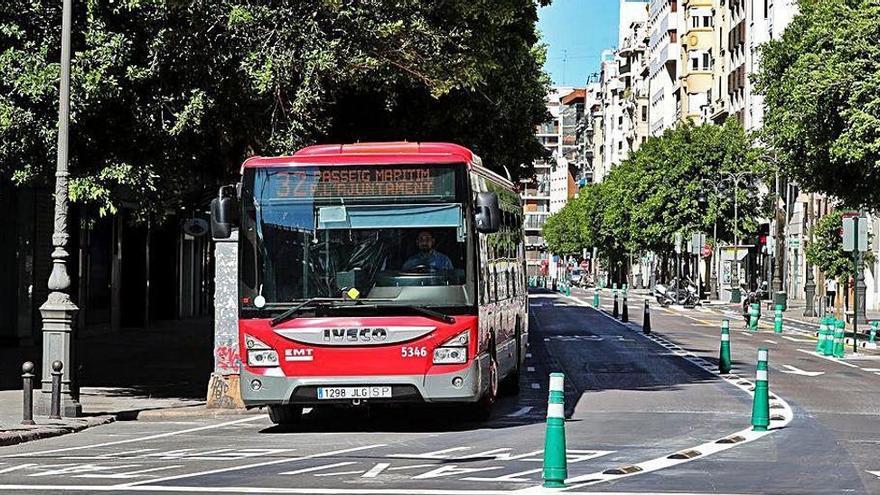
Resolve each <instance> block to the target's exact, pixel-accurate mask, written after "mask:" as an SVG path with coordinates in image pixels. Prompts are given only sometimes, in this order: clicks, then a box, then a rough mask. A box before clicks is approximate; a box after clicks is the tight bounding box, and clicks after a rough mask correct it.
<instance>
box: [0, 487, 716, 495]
mask: <svg viewBox="0 0 880 495" xmlns="http://www.w3.org/2000/svg"><path fill="white" fill-rule="evenodd" d="M0 490H3V491H13V490H16V491H50V492H51V491H59V490H63V491H66V492H119V491H130V492H176V493H244V494H251V493H255V494H279V495H511V494H514V493H520V494H530V495H531V494H534V495H553V494H558V493H559V490H558V489H548V488H542V487H540V486H538V487H534V488H528V489H525V490H517V491H510V490H486V489H472V490H454V489H430V488H427V489H413V488H269V487H251V486H221V487H211V486H138V487H131V488H127V487H122V488H119V487H115V486H112V485H110V486H108V485H0ZM566 493H571V494H584V495H587V494H590V493H595V492H592V491H591V492H566ZM651 493H655V494H663V493H668V494H669V495H717V494H710V493H704V492H703V493H700V492H693V493H688V494H682V493H680V492H659V491H652V492H651ZM602 495H644V492H602Z"/></svg>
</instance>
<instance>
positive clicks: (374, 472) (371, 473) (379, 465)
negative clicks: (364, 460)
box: [361, 462, 391, 478]
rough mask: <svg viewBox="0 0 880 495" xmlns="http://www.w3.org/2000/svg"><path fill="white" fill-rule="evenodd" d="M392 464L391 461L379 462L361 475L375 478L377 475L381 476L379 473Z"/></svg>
mask: <svg viewBox="0 0 880 495" xmlns="http://www.w3.org/2000/svg"><path fill="white" fill-rule="evenodd" d="M390 465H391V463H390V462H379V463H376V465H375V466H373V467H372V468H370V470H369V471H367V472H366V473H364V474H363V475H362V476H361V478H375V477H376V476H379V474H380V473H381V472H382V471H384V470H386V469H388V466H390Z"/></svg>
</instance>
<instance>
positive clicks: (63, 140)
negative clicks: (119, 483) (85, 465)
mask: <svg viewBox="0 0 880 495" xmlns="http://www.w3.org/2000/svg"><path fill="white" fill-rule="evenodd" d="M72 3H73V1H72V0H64V5H63V9H62V21H61V81H60V87H59V99H58V159H57V164H56V171H55V230H54V232H53V233H52V245H53V246H54V250H53V252H52V273H51V275H50V276H49V283H48V288H49V290H50V291H51V292H50V293H49V297H48V298H47V300H46V303H45V304H43V305H42V306H41V307H40V313H41V314H42V316H43V363H42V366H43V367H42V370H43V373H42V376H43V379H42V390H41V392H42V393H41V394H40V397H41V400H40V401H39V402H38V408H39V410H40V411H43V412H45V411H48V409H49V406H50V400H51V397H50V395H51V392H52V380H51V378H50V377H51V376H52V374H51V371H52V366H51V365H52V363H53V362H54V361H61V362H64V363H67V364H68V366H67V368H68V369H69V370H75V369H76V365H75V361H74V360H73V359H72V357H73V346H72V335H73V326H74V317H75V316H76V312H77V310H78V308H77V307H76V305H75V304H73V301H71V300H70V294H68V291H69V290H70V276H69V275H68V274H67V258H68V256H69V255H68V253H67V250H66V246H67V240H68V237H69V233H68V231H67V214H68V208H67V194H68V189H67V177H68V172H67V162H68V129H69V122H70V25H71V17H72V10H73V5H72ZM72 374H73V373H67V379H66V380H63V381H62V382H61V386H60V388H61V390H60V394H61V413H62V414H63V415H64V416H78V415H79V414H80V413H81V412H82V406H81V405H80V404H79V401H78V400H77V397H76V395H75V394H74V393H73V390H74V387H73V386H72V383H71V379H72Z"/></svg>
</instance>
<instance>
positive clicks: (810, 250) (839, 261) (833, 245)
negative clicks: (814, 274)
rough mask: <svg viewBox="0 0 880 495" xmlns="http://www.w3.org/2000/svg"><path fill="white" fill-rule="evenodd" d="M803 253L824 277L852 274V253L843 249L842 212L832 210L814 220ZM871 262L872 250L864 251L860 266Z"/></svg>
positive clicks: (853, 262)
mask: <svg viewBox="0 0 880 495" xmlns="http://www.w3.org/2000/svg"><path fill="white" fill-rule="evenodd" d="M805 253H806V256H807V261H809V262H810V263H812V264H813V265H815V266H816V267H817V268H819V270H821V271H822V273H824V274H825V276H826V277H834V278H839V277H843V278H849V277H852V276H853V273H854V268H855V261H854V260H853V255H852V253H848V252H846V251H844V250H843V213H842V212H841V211H839V210H835V211H832V212H831V213H829V214H828V215H825V216H824V217H822V218H821V219H820V220H819V221H818V222H816V225H815V227H813V232H812V236H811V241H810V242H809V243H808V244H807V248H806V252H805ZM873 264H874V254H873V252H872V251H868V252H866V253H864V255H863V256H862V268H863V269H864V268H865V267H866V266H871V265H873Z"/></svg>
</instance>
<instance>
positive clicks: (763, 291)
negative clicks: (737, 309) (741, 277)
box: [740, 281, 770, 326]
mask: <svg viewBox="0 0 880 495" xmlns="http://www.w3.org/2000/svg"><path fill="white" fill-rule="evenodd" d="M740 287H741V290H742V294H743V298H742V315H743V319H744V320H745V322H746V326H748V325H749V308H750V307H751V305H752V303H758V304H759V305H760V304H761V301H763V300H765V299H767V298H768V297H770V290H769V287H768V285H767V282H766V281H764V282H761V284H760V286H759V287H758V289H757V290H751V291H750V290H748V289H747V288H746V285H745V284H741V285H740Z"/></svg>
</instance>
